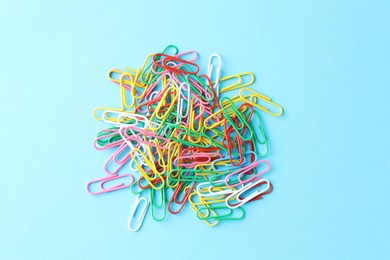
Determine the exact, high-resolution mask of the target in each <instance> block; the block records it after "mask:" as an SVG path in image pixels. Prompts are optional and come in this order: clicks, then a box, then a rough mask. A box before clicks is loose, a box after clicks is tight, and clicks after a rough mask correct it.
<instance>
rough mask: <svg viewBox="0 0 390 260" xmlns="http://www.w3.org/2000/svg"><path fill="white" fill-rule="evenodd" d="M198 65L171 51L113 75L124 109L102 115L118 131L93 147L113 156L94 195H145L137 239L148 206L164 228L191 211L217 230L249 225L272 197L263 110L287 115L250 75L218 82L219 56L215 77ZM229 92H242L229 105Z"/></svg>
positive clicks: (138, 209) (138, 204) (136, 221)
mask: <svg viewBox="0 0 390 260" xmlns="http://www.w3.org/2000/svg"><path fill="white" fill-rule="evenodd" d="M197 58H198V54H197V52H196V51H188V52H183V53H179V51H178V48H177V47H176V46H174V45H169V46H167V47H166V48H165V50H164V51H163V52H161V53H156V54H150V55H149V56H147V58H146V60H145V62H144V64H143V65H142V67H140V68H138V69H137V70H135V69H131V68H125V70H118V69H113V70H110V71H109V73H108V78H109V79H110V81H112V82H114V83H116V84H117V85H119V90H120V97H121V108H103V107H98V108H96V109H95V110H94V117H95V118H96V119H97V120H101V121H104V122H106V123H108V124H110V125H111V127H110V128H107V129H103V130H102V131H101V132H99V133H98V135H97V138H96V139H95V140H94V146H95V148H96V149H97V150H112V151H113V153H112V154H111V156H110V157H109V158H108V159H107V161H106V162H105V164H104V171H105V172H106V173H107V174H108V175H107V176H106V177H103V178H100V179H96V180H93V181H91V182H88V183H87V192H88V193H89V194H92V195H94V194H101V193H106V192H111V191H114V190H118V189H124V188H130V190H131V191H132V192H133V193H134V194H137V199H136V201H135V204H134V208H133V210H132V213H131V215H130V218H129V221H128V228H129V229H130V230H131V231H138V230H139V229H140V227H141V225H142V223H143V220H144V218H145V215H146V212H147V210H148V208H149V203H150V204H151V211H152V217H153V219H154V220H156V221H162V220H164V219H165V218H166V215H167V211H169V212H170V213H172V214H178V213H179V212H181V211H182V209H183V207H184V206H185V204H187V203H189V204H190V207H191V209H192V210H193V211H194V212H195V215H196V216H197V217H198V218H199V219H200V220H203V221H204V222H205V223H206V224H207V225H210V226H215V225H217V224H218V223H219V222H221V221H227V220H239V219H242V218H243V217H244V216H245V211H244V209H243V207H242V206H243V205H244V204H245V203H248V202H252V201H256V200H260V199H261V198H262V197H263V196H264V195H266V194H268V193H270V192H271V191H272V185H271V183H270V182H269V181H268V180H267V179H265V178H263V175H264V174H265V173H266V172H268V171H269V169H270V164H269V163H268V161H266V160H264V158H265V157H266V156H267V155H268V153H269V145H268V140H267V135H266V132H265V129H264V126H263V123H262V119H261V113H260V112H259V111H262V112H265V113H267V114H270V115H272V116H280V115H282V113H283V109H282V107H281V106H279V105H278V104H276V103H274V102H272V101H271V99H270V98H269V97H267V96H265V95H263V94H260V93H258V92H256V91H254V90H252V89H250V88H248V87H249V86H251V85H252V84H253V83H254V80H255V78H254V75H253V74H252V73H250V72H244V73H241V74H236V75H231V76H225V77H220V73H221V57H220V56H219V55H218V54H213V55H212V56H211V57H210V59H209V64H208V68H207V74H200V69H199V66H198V65H197V64H196V63H195V61H196V60H197ZM222 86H223V87H222ZM230 91H233V92H234V91H236V92H237V93H233V94H235V95H233V96H232V95H230V96H232V97H228V96H226V94H225V93H227V92H230ZM125 165H128V167H129V168H130V170H131V171H132V172H138V173H140V177H139V178H138V180H137V181H134V177H133V175H132V174H118V172H119V170H120V169H121V168H123V167H124V166H125ZM93 186H95V187H94V188H93ZM92 190H94V191H92ZM145 193H150V195H149V196H147V194H145ZM136 216H137V217H136Z"/></svg>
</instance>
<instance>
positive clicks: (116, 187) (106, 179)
mask: <svg viewBox="0 0 390 260" xmlns="http://www.w3.org/2000/svg"><path fill="white" fill-rule="evenodd" d="M126 177H129V178H130V179H131V182H130V183H129V184H124V183H120V184H116V185H114V186H112V187H109V188H105V187H104V184H105V183H107V182H109V181H113V180H118V179H122V178H126ZM133 182H134V177H133V175H131V174H122V175H117V174H115V175H111V176H108V177H104V178H100V179H96V180H93V181H90V182H88V183H87V185H86V190H87V192H88V194H90V195H97V194H102V193H106V192H110V191H114V190H119V189H125V188H129V187H130V185H131V184H132V183H133ZM93 183H100V184H99V186H100V191H94V192H93V191H90V189H89V187H90V186H91V185H92V184H93Z"/></svg>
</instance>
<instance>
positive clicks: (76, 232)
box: [0, 0, 390, 259]
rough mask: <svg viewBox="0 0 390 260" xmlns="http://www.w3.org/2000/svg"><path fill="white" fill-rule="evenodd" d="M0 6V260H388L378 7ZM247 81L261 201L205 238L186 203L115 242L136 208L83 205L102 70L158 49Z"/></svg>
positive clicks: (384, 25)
mask: <svg viewBox="0 0 390 260" xmlns="http://www.w3.org/2000/svg"><path fill="white" fill-rule="evenodd" d="M67 2H68V1H57V2H54V1H40V0H36V1H4V0H1V1H0V3H1V5H0V35H1V36H0V37H1V39H0V86H1V87H0V93H1V95H0V106H1V111H2V116H1V128H0V137H1V141H0V149H1V150H0V158H1V159H0V161H1V170H0V172H1V174H0V177H1V179H0V183H1V187H0V209H1V212H0V259H389V257H390V247H389V241H390V237H389V232H390V224H389V220H390V208H389V196H390V188H389V183H390V177H389V174H390V172H389V168H390V165H389V149H390V141H389V132H390V120H389V112H390V101H389V99H390V90H389V87H390V84H389V83H390V73H389V72H390V51H389V46H390V34H389V31H390V30H389V28H390V2H389V1H385V0H384V1H373V0H370V1H276V0H272V1H188V3H184V2H186V1H179V0H176V1H117V2H114V1H106V2H103V1H100V2H99V1H69V3H67ZM170 43H173V44H176V45H177V46H178V47H179V48H180V49H181V50H190V49H195V50H197V51H198V52H199V53H200V55H201V59H200V64H202V65H203V67H204V66H205V65H206V62H207V58H208V56H209V55H210V54H212V53H215V52H217V53H220V54H221V55H222V57H223V63H224V64H223V73H224V74H225V75H228V74H232V73H238V72H242V71H248V70H249V71H252V72H253V73H255V75H256V79H257V80H256V85H255V88H256V89H258V90H259V91H261V92H263V93H265V94H267V95H269V96H270V97H272V98H273V99H274V100H275V101H277V102H278V103H280V104H282V105H283V106H284V108H285V115H284V116H283V117H281V118H273V117H269V116H264V121H265V124H266V127H267V130H268V132H269V136H270V142H271V147H272V155H271V156H270V158H269V160H270V162H271V163H272V167H273V169H272V172H271V173H270V174H269V175H268V177H269V179H270V180H271V181H272V182H273V184H274V186H275V190H274V192H273V193H272V194H271V195H269V196H267V197H266V198H265V199H263V200H262V201H261V202H259V203H253V204H251V205H248V207H247V213H248V214H247V216H246V218H245V220H244V221H241V222H232V223H225V224H221V225H220V226H219V227H217V228H210V227H208V226H206V225H205V224H204V223H202V222H200V221H199V220H198V219H197V218H196V217H195V215H194V213H193V212H192V211H191V210H190V209H189V208H188V207H187V208H186V210H185V211H184V212H183V213H182V214H180V215H179V216H171V215H170V216H169V217H168V218H167V220H166V221H164V222H162V223H156V222H153V221H152V220H151V218H150V215H148V216H147V219H146V221H145V223H144V226H143V227H142V229H141V231H140V232H138V233H131V232H129V231H128V230H127V228H126V224H127V218H128V216H129V213H130V210H131V209H132V207H133V201H134V196H133V195H132V194H131V193H130V192H129V191H119V192H114V193H111V194H105V195H102V196H95V197H92V196H89V195H87V193H86V192H85V183H86V182H87V181H89V180H91V179H94V178H98V177H100V176H104V173H103V170H102V166H103V162H104V160H105V158H106V157H107V156H108V154H109V153H107V152H98V151H96V150H94V149H93V147H92V145H91V144H92V139H93V138H94V136H95V135H96V133H97V132H98V131H99V130H100V129H101V128H103V127H105V125H104V124H103V123H101V122H98V121H95V120H94V119H93V118H92V116H91V113H92V109H93V108H94V107H96V106H106V105H107V106H119V97H118V89H117V87H116V86H115V85H113V84H111V83H110V82H108V80H107V78H106V73H107V71H108V70H109V69H111V68H113V67H117V68H123V67H125V66H130V67H136V66H140V65H141V64H142V62H143V60H144V58H145V56H146V55H147V54H149V53H151V52H157V51H160V50H161V49H162V48H163V47H165V46H166V45H167V44H170Z"/></svg>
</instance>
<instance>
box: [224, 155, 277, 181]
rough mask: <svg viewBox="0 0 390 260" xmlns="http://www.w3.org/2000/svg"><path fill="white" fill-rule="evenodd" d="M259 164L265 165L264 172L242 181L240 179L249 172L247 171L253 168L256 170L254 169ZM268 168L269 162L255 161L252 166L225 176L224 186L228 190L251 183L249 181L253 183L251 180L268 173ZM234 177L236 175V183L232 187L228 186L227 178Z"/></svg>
mask: <svg viewBox="0 0 390 260" xmlns="http://www.w3.org/2000/svg"><path fill="white" fill-rule="evenodd" d="M261 163H264V164H266V166H267V168H266V169H265V170H263V171H261V172H258V173H256V174H255V175H253V176H251V177H250V178H248V179H245V180H242V179H241V177H242V176H243V175H244V174H245V173H247V172H249V171H250V170H252V169H253V168H256V167H257V166H258V165H259V164H261ZM270 167H271V166H270V164H269V162H268V161H266V160H260V161H257V162H255V163H253V164H250V165H248V166H245V167H242V168H241V169H238V170H237V171H234V172H232V173H229V174H228V175H226V178H225V184H226V186H228V187H230V188H233V187H237V186H239V185H242V184H245V183H247V182H251V181H253V180H257V179H258V177H260V176H261V175H262V174H264V173H266V172H268V171H269V169H270ZM234 175H237V177H238V183H236V184H233V185H230V184H229V178H231V177H233V176H234Z"/></svg>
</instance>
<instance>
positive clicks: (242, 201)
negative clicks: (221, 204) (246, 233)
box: [225, 179, 271, 209]
mask: <svg viewBox="0 0 390 260" xmlns="http://www.w3.org/2000/svg"><path fill="white" fill-rule="evenodd" d="M261 184H266V185H267V186H266V187H265V188H264V189H262V190H256V191H255V192H253V193H251V194H250V195H249V196H247V197H246V198H244V199H241V198H240V195H242V194H244V193H245V192H247V191H248V190H250V189H252V188H254V187H256V186H259V185H261ZM270 188H271V184H270V182H269V181H268V180H267V179H260V180H258V181H256V182H250V183H249V184H247V185H244V186H243V187H242V188H241V189H239V190H237V191H236V192H233V193H232V194H230V195H229V196H227V197H226V201H225V203H226V206H228V207H229V208H231V209H235V208H238V207H241V206H242V205H244V204H245V203H247V202H249V201H250V200H252V199H253V198H255V197H257V196H259V195H260V194H264V193H265V192H267V191H268V190H269V189H270ZM234 199H236V200H237V201H238V203H236V204H234V205H231V204H229V201H230V200H234Z"/></svg>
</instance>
